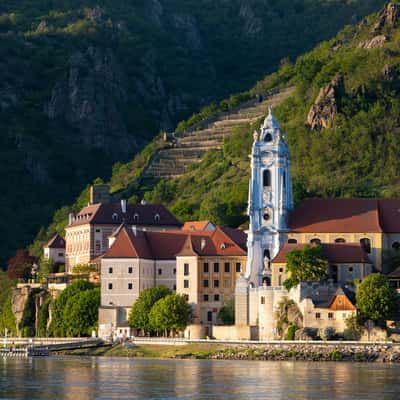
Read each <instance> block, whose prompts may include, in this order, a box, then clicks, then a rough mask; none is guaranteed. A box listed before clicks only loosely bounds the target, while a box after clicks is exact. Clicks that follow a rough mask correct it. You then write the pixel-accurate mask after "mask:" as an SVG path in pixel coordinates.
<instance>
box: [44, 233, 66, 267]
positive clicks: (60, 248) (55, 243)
mask: <svg viewBox="0 0 400 400" xmlns="http://www.w3.org/2000/svg"><path fill="white" fill-rule="evenodd" d="M43 255H44V258H45V259H46V260H52V261H53V262H54V263H55V264H65V240H64V238H62V237H61V236H60V235H59V234H58V233H57V234H56V235H55V236H53V237H52V238H51V240H50V241H49V242H48V243H47V244H46V246H44V248H43Z"/></svg>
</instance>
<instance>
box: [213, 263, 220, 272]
mask: <svg viewBox="0 0 400 400" xmlns="http://www.w3.org/2000/svg"><path fill="white" fill-rule="evenodd" d="M214 272H215V273H217V272H219V263H214Z"/></svg>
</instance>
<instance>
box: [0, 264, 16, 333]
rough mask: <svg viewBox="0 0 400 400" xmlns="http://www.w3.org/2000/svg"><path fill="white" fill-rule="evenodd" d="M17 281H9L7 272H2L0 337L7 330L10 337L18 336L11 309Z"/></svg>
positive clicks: (0, 285) (0, 274) (0, 272)
mask: <svg viewBox="0 0 400 400" xmlns="http://www.w3.org/2000/svg"><path fill="white" fill-rule="evenodd" d="M14 287H15V281H14V280H11V279H9V277H8V275H7V273H6V272H3V271H1V270H0V336H2V335H4V332H5V330H6V329H7V331H8V333H9V335H16V333H17V330H16V328H17V326H16V321H15V316H14V313H13V312H12V308H11V294H12V290H13V288H14Z"/></svg>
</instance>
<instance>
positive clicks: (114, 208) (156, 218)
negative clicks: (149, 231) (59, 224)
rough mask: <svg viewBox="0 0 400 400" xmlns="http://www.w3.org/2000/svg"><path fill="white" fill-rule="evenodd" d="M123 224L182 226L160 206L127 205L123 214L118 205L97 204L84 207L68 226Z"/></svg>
mask: <svg viewBox="0 0 400 400" xmlns="http://www.w3.org/2000/svg"><path fill="white" fill-rule="evenodd" d="M123 222H124V223H126V224H130V225H138V226H141V225H152V226H176V228H179V227H181V226H182V223H181V222H179V221H178V220H177V219H176V218H175V217H174V216H173V215H172V214H171V213H170V212H169V211H168V210H167V208H166V207H164V206H163V205H161V204H128V205H127V208H126V213H123V212H122V209H121V204H120V203H109V204H102V203H99V204H93V205H89V206H87V207H84V208H83V209H82V210H81V211H80V212H79V213H78V214H77V215H76V217H75V220H74V222H73V223H72V224H71V225H69V226H77V225H83V224H97V225H107V224H112V225H120V224H121V223H123Z"/></svg>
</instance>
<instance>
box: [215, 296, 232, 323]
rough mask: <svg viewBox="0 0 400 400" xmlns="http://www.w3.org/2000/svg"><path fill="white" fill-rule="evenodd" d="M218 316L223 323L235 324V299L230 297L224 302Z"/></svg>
mask: <svg viewBox="0 0 400 400" xmlns="http://www.w3.org/2000/svg"><path fill="white" fill-rule="evenodd" d="M218 318H219V319H220V320H221V321H222V322H223V324H224V325H234V324H235V299H233V298H231V299H229V300H227V301H226V302H225V304H224V306H223V307H222V308H221V310H220V311H219V313H218Z"/></svg>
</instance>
